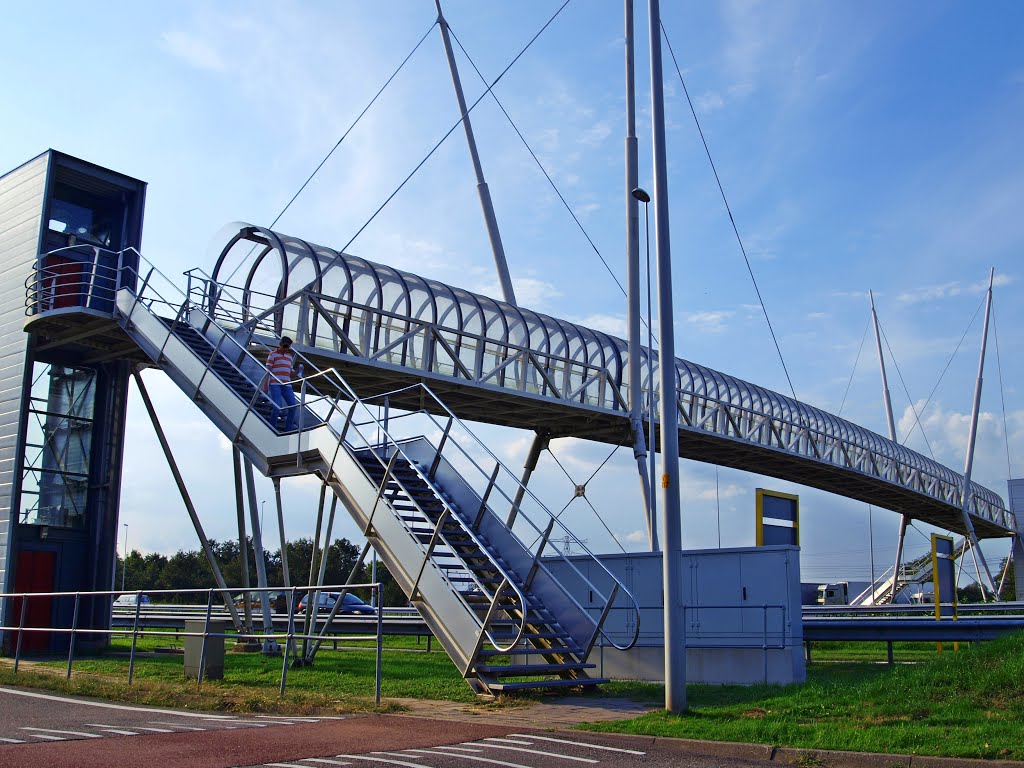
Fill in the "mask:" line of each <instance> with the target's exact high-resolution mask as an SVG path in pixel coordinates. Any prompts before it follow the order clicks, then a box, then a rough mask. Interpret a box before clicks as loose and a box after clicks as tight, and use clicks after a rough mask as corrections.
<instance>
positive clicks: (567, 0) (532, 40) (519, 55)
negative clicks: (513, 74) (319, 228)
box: [339, 0, 572, 253]
mask: <svg viewBox="0 0 1024 768" xmlns="http://www.w3.org/2000/svg"><path fill="white" fill-rule="evenodd" d="M571 2H572V0H565V2H564V3H562V5H561V6H559V8H558V10H557V11H555V12H554V14H553V15H552V16H551V18H550V19H548V20H547V22H545V24H544V26H543V27H541V28H540V29H539V30H538V31H537V34H535V35H534V36H533V37H532V38H530V40H529V42H528V43H527V44H526V45H525V46H523V49H522V50H521V51H519V53H517V54H516V55H515V58H513V59H512V61H510V62H509V63H508V65H507V66H506V67H505V68H504V69H503V70H501V74H500V75H498V76H497V77H496V78H494V80H493V81H492V82H491V84H490V85H488V86H487V89H486V90H485V91H484V92H483V93H481V94H480V96H479V97H477V100H476V101H474V102H473V103H472V104H470V105H469V108H468V109H467V110H466V112H465V114H463V115H460V116H459V119H458V120H457V121H456V122H455V124H454V125H453V126H452V127H451V128H449V129H448V130H447V132H445V134H444V136H442V137H441V138H440V140H439V141H438V142H437V143H436V144H435V145H434V146H433V148H431V150H430V151H429V152H427V154H426V156H425V157H424V158H423V159H422V160H420V161H419V163H417V164H416V167H415V168H413V169H412V171H410V172H409V175H408V176H406V177H405V178H404V179H403V180H402V182H401V183H400V184H399V185H398V186H397V187H396V188H395V191H394V192H392V193H391V194H390V195H388V196H387V199H385V200H384V202H383V203H381V204H380V207H378V208H377V210H375V211H374V212H373V214H372V215H371V216H370V218H368V219H367V220H366V223H365V224H363V226H361V227H360V228H359V229H358V230H357V231H356V233H355V234H354V235H352V237H350V238H349V241H348V242H347V243H345V245H344V246H342V247H341V248H340V249H339V250H340V251H341V252H342V253H344V252H345V251H346V250H347V249H348V247H349V246H350V245H352V243H354V242H355V240H356V238H357V237H359V236H360V235H361V234H363V231H364V230H365V229H366V228H367V227H368V226H370V224H371V223H372V222H373V220H374V219H376V218H377V216H378V215H379V214H380V212H381V211H383V210H384V209H385V208H386V207H387V205H388V203H390V202H391V201H392V200H393V199H394V198H395V195H397V194H398V193H399V192H401V191H402V189H403V188H404V187H405V185H406V184H408V183H409V180H410V179H412V177H413V176H415V175H416V174H417V173H418V172H419V170H420V168H422V167H423V166H424V165H425V164H426V162H427V160H429V159H430V158H431V157H433V155H434V153H435V152H437V150H438V149H440V147H441V145H442V144H444V143H445V141H447V139H448V137H449V136H451V135H452V134H453V133H454V132H455V129H456V128H458V127H459V126H460V125H462V121H463V120H464V119H465V118H466V115H468V114H469V113H470V112H472V111H473V110H474V109H476V106H477V105H478V104H479V103H480V102H481V101H483V100H484V98H485V97H486V96H487V94H489V93H490V92H491V90H492V89H493V88H494V86H496V85H497V84H498V83H499V82H500V81H501V79H502V78H503V77H505V75H507V74H508V71H509V70H510V69H512V67H513V66H515V64H516V62H518V61H519V59H521V58H522V57H523V54H525V53H526V52H527V51H528V50H529V49H530V48H531V46H533V44H534V43H535V42H536V41H537V38H539V37H540V36H541V35H542V34H543V33H544V31H545V30H546V29H547V28H548V27H549V26H551V24H552V22H554V20H555V19H556V18H558V16H559V14H561V12H562V11H563V10H565V7H566V6H567V5H568V4H569V3H571Z"/></svg>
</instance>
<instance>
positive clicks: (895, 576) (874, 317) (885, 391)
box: [868, 289, 908, 605]
mask: <svg viewBox="0 0 1024 768" xmlns="http://www.w3.org/2000/svg"><path fill="white" fill-rule="evenodd" d="M868 296H869V297H870V298H871V322H872V323H874V326H875V346H876V347H877V348H878V368H879V370H880V371H881V372H882V399H883V401H884V402H885V421H886V424H887V425H888V427H889V439H890V440H892V441H893V442H894V443H895V442H896V422H895V420H894V419H893V416H892V398H891V397H890V396H889V378H888V377H887V376H886V374H885V355H883V354H882V334H881V332H880V330H879V327H878V313H877V312H876V311H875V292H874V291H872V290H870V289H869V290H868ZM907 523H908V521H907V516H906V515H904V514H902V513H900V532H899V534H898V535H897V539H896V563H895V564H894V565H893V567H892V591H891V595H892V597H891V599H893V600H895V599H896V587H897V586H899V585H898V583H897V582H898V580H899V575H900V563H901V561H902V560H903V544H904V542H905V541H906V538H907ZM873 542H874V537H872V543H873ZM873 551H874V550H873V549H872V552H873ZM874 578H875V567H874V566H871V604H872V605H875V604H876V603H877V597H876V595H875V582H874ZM881 596H882V597H885V594H884V593H883V594H882V595H881Z"/></svg>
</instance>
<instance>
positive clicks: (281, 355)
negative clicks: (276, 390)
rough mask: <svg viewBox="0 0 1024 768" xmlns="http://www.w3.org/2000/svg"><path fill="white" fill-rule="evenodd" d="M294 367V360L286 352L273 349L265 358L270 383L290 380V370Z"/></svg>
mask: <svg viewBox="0 0 1024 768" xmlns="http://www.w3.org/2000/svg"><path fill="white" fill-rule="evenodd" d="M294 367H295V359H294V358H293V357H292V356H291V355H290V354H288V353H287V352H282V351H281V350H279V349H275V350H274V351H273V352H271V353H270V355H269V356H268V357H267V370H268V371H270V375H271V376H272V377H273V379H271V383H281V382H288V381H291V380H292V369H293V368H294Z"/></svg>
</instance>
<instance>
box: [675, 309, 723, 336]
mask: <svg viewBox="0 0 1024 768" xmlns="http://www.w3.org/2000/svg"><path fill="white" fill-rule="evenodd" d="M735 314H736V313H735V312H733V311H732V310H727V309H720V310H708V311H704V312H688V313H686V315H685V318H684V319H685V320H686V322H687V323H689V324H690V325H693V326H696V328H697V330H698V331H700V332H701V333H723V332H724V331H726V330H727V329H728V326H727V325H726V321H727V320H728V319H729V318H731V317H733V316H734V315H735Z"/></svg>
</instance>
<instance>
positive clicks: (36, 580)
mask: <svg viewBox="0 0 1024 768" xmlns="http://www.w3.org/2000/svg"><path fill="white" fill-rule="evenodd" d="M145 194H146V185H145V183H144V182H141V181H139V180H137V179H133V178H131V177H129V176H125V175H123V174H120V173H115V172H113V171H110V170H107V169H105V168H101V167H99V166H97V165H94V164H92V163H88V162H85V161H82V160H78V159H76V158H74V157H71V156H69V155H66V154H62V153H60V152H57V151H54V150H49V151H47V152H44V153H43V154H41V155H39V156H38V157H36V158H34V159H32V160H29V161H28V162H27V163H25V164H24V165H22V166H20V167H18V168H15V169H14V170H12V171H10V172H8V173H6V174H4V175H3V176H0V591H2V592H61V591H88V590H109V589H110V588H111V584H112V581H113V573H114V557H115V553H116V548H117V539H118V535H117V534H118V499H119V495H120V493H119V492H120V484H121V458H122V448H123V444H124V424H125V407H126V398H127V388H128V376H129V374H130V372H131V366H132V365H133V360H132V357H134V352H133V350H132V349H131V348H130V347H129V346H127V345H125V344H124V342H123V339H122V338H121V334H120V332H119V330H118V329H117V327H116V324H114V323H113V320H112V314H111V313H112V309H113V292H114V289H116V288H117V287H119V285H123V284H125V283H126V281H133V280H135V279H136V274H135V271H134V270H132V269H128V270H119V269H118V268H119V267H125V266H128V267H132V266H133V265H137V263H138V262H137V256H136V254H135V252H134V251H126V249H138V248H139V247H140V242H141V237H142V218H143V208H144V204H145ZM93 263H96V264H98V265H101V266H99V267H97V268H92V266H91V265H92V264H93ZM86 265H89V268H88V269H87V268H86ZM104 266H105V267H107V268H108V269H106V270H105V269H104V268H103V267H104ZM26 289H28V290H27V295H28V299H27V300H26ZM42 309H45V310H47V312H46V320H45V322H38V321H35V322H34V321H33V315H34V314H35V313H36V312H38V311H39V310H42ZM132 346H134V345H132ZM72 607H73V603H72V601H70V600H60V599H53V600H46V599H38V598H37V599H32V600H30V601H28V604H27V610H26V614H27V615H26V621H25V624H26V626H70V623H71V615H70V614H71V611H72ZM0 610H2V611H3V612H4V615H3V618H4V621H3V624H4V625H11V624H16V623H17V622H18V620H19V616H18V615H14V616H12V615H10V614H11V613H12V612H14V611H15V610H17V612H18V613H20V607H19V606H18V604H17V603H16V601H6V603H5V604H4V605H2V606H0ZM78 625H79V626H80V627H83V628H86V627H91V628H98V629H103V628H107V627H109V625H110V601H109V600H83V602H82V605H81V607H80V613H79V617H78ZM10 634H11V636H12V637H13V635H14V633H10ZM101 639H102V636H100V635H98V636H97V640H98V641H99V640H101ZM4 640H5V643H8V644H9V643H10V640H11V638H10V637H6V638H4ZM66 644H67V636H66V635H46V634H42V633H25V635H24V637H23V639H22V649H23V650H28V651H33V650H35V651H56V650H59V649H60V647H61V646H62V645H63V646H66Z"/></svg>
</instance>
